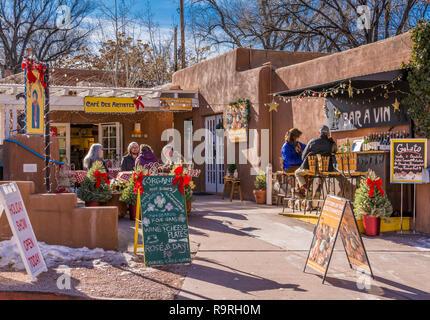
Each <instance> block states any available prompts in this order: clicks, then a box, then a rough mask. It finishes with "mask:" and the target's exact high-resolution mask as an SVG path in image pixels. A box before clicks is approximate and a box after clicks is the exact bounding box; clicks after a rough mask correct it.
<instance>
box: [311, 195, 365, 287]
mask: <svg viewBox="0 0 430 320" xmlns="http://www.w3.org/2000/svg"><path fill="white" fill-rule="evenodd" d="M339 232H340V237H341V239H342V244H343V247H344V248H345V253H346V256H347V258H348V262H349V266H350V267H351V268H352V269H354V268H355V269H356V270H359V271H361V272H364V273H366V274H370V275H372V277H373V272H372V268H371V267H370V262H369V258H368V257H367V253H366V249H365V248H364V244H363V240H362V239H361V235H360V230H359V229H358V225H357V221H356V220H355V217H354V213H353V211H352V207H351V203H350V201H349V200H347V199H343V198H339V197H335V196H333V195H328V196H327V197H326V199H325V201H324V206H323V209H322V212H321V215H320V217H319V219H318V223H317V225H316V227H315V230H314V237H313V239H312V243H311V248H310V249H309V253H308V257H307V259H306V264H305V268H304V270H303V271H306V267H310V268H312V269H313V270H315V271H317V272H318V273H321V274H322V275H323V283H324V281H325V278H326V275H327V270H328V267H329V265H330V261H331V257H332V255H333V251H334V247H335V245H336V239H337V236H338V234H339Z"/></svg>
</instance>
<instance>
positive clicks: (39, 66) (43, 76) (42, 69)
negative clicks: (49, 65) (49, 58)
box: [35, 63, 47, 88]
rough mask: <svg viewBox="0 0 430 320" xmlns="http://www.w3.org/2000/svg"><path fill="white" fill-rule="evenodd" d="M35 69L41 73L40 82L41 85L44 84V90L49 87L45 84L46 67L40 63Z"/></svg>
mask: <svg viewBox="0 0 430 320" xmlns="http://www.w3.org/2000/svg"><path fill="white" fill-rule="evenodd" d="M35 69H36V70H37V71H39V80H40V83H41V84H42V86H43V87H44V88H46V87H47V84H46V83H45V71H46V67H45V66H44V65H43V63H40V64H38V65H36V67H35Z"/></svg>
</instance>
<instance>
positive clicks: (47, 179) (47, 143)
mask: <svg viewBox="0 0 430 320" xmlns="http://www.w3.org/2000/svg"><path fill="white" fill-rule="evenodd" d="M45 83H46V88H45V114H44V118H45V168H46V171H45V184H46V192H47V193H50V192H51V168H50V167H49V162H50V160H51V148H50V144H51V140H50V130H49V129H50V125H49V65H48V64H46V72H45Z"/></svg>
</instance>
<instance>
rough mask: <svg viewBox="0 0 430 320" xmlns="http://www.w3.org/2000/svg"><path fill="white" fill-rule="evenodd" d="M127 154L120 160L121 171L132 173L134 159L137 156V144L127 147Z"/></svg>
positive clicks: (133, 143)
mask: <svg viewBox="0 0 430 320" xmlns="http://www.w3.org/2000/svg"><path fill="white" fill-rule="evenodd" d="M127 151H128V154H127V155H126V156H124V157H123V158H122V161H121V171H133V170H134V164H135V163H136V158H137V156H138V155H139V144H138V143H137V142H131V143H130V144H129V145H128V147H127Z"/></svg>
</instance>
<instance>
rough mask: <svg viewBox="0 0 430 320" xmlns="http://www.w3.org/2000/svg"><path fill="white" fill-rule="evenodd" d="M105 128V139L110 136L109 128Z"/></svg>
mask: <svg viewBox="0 0 430 320" xmlns="http://www.w3.org/2000/svg"><path fill="white" fill-rule="evenodd" d="M102 128H103V137H108V136H109V127H102Z"/></svg>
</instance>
